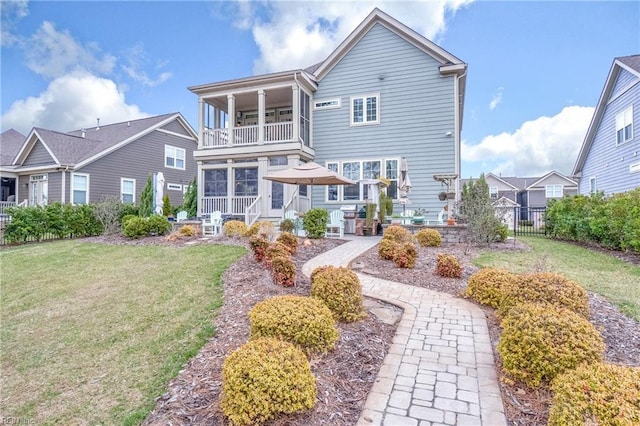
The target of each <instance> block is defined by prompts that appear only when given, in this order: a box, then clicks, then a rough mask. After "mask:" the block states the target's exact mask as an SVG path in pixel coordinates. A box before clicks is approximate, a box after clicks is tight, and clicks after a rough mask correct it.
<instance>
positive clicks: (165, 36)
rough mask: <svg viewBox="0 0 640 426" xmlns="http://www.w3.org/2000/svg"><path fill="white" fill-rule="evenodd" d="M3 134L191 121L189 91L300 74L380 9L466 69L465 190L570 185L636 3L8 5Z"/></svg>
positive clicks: (630, 42) (638, 37)
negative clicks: (494, 177) (523, 181)
mask: <svg viewBox="0 0 640 426" xmlns="http://www.w3.org/2000/svg"><path fill="white" fill-rule="evenodd" d="M0 7H1V11H2V50H1V60H2V61H1V87H2V89H1V91H2V93H1V95H2V99H1V107H2V110H1V114H2V115H1V130H2V131H5V130H7V129H9V128H15V129H16V130H18V131H20V132H22V133H25V134H26V133H28V132H29V130H30V129H31V128H32V127H44V128H48V129H54V130H60V131H68V130H73V129H79V128H82V127H93V126H95V124H96V118H98V117H99V118H100V120H101V121H100V123H101V124H108V123H111V122H118V121H125V120H130V119H134V118H139V117H144V116H149V115H157V114H164V113H168V112H175V111H179V112H181V113H182V114H183V115H184V116H185V118H186V119H187V120H188V121H189V122H190V124H191V125H192V126H193V127H194V128H196V127H197V125H198V123H197V97H196V96H195V95H194V94H192V93H191V92H190V91H189V90H187V87H189V86H194V85H198V84H203V83H210V82H215V81H221V80H227V79H234V78H238V77H246V76H250V75H254V74H261V73H267V72H275V71H283V70H288V69H294V68H303V67H306V66H309V65H312V64H314V63H316V62H319V61H321V60H323V59H324V58H326V57H327V56H328V55H329V54H330V53H331V52H332V50H333V49H334V48H335V47H336V46H337V45H338V44H339V43H340V42H341V41H342V40H343V39H344V38H345V37H346V36H347V35H348V34H349V33H350V32H351V31H352V30H353V29H354V28H355V27H356V26H357V25H358V23H360V22H361V20H362V19H363V18H364V17H365V16H366V15H367V14H368V13H369V12H370V11H371V10H372V9H373V8H374V7H379V8H380V9H382V10H383V11H385V12H386V13H388V14H390V15H391V16H393V17H394V18H396V19H398V20H399V21H401V22H403V23H404V24H406V25H408V26H409V27H411V28H413V29H414V30H416V31H418V32H419V33H421V34H423V35H424V36H425V37H427V38H429V39H430V40H432V41H434V42H436V43H437V44H439V45H440V46H442V47H443V48H445V49H446V50H448V51H449V52H450V53H452V54H454V55H455V56H457V57H458V58H460V59H461V60H463V61H465V62H466V63H467V64H468V79H467V90H466V100H465V110H464V123H463V131H462V139H463V146H462V177H465V178H466V177H470V176H478V175H479V174H480V173H482V172H485V173H486V172H494V173H501V174H502V175H503V176H514V175H517V176H536V175H541V174H544V173H546V172H547V171H550V170H557V171H559V172H561V173H567V174H568V173H570V172H571V169H572V167H573V164H574V162H575V159H576V157H577V154H578V150H579V148H580V145H581V143H582V140H583V138H584V135H585V133H586V130H587V128H588V126H589V123H590V120H591V117H592V114H593V109H594V107H595V105H596V103H597V101H598V98H599V97H600V93H601V91H602V87H603V85H604V82H605V79H606V77H607V74H608V72H609V69H610V67H611V64H612V62H613V59H614V58H615V57H618V56H627V55H633V54H639V53H640V2H637V1H623V2H615V1H606V2H597V1H589V2H578V1H570V2H551V1H545V2H530V1H512V2H505V1H467V0H440V1H433V0H430V1H342V2H335V3H333V2H328V1H305V2H298V1H289V2H284V1H270V2H259V1H242V2H232V1H224V2H223V1H216V2H204V1H193V2H182V1H180V2H178V1H142V2H131V1H126V2H124V1H122V2H100V1H95V2H94V1H83V2H77V1H76V2H59V1H32V2H27V1H5V0H3V1H2V2H1V3H0Z"/></svg>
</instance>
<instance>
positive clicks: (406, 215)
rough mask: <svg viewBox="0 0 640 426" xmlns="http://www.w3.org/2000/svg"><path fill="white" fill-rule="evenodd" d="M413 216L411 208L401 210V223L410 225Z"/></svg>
mask: <svg viewBox="0 0 640 426" xmlns="http://www.w3.org/2000/svg"><path fill="white" fill-rule="evenodd" d="M412 218H413V210H405V211H403V212H402V224H403V225H411V219H412Z"/></svg>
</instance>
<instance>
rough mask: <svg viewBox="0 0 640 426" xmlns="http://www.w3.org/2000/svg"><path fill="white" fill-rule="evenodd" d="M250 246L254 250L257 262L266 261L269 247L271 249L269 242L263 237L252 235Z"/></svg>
mask: <svg viewBox="0 0 640 426" xmlns="http://www.w3.org/2000/svg"><path fill="white" fill-rule="evenodd" d="M249 246H250V247H251V250H253V257H254V259H255V260H256V261H258V262H262V261H263V260H264V257H265V254H266V251H267V247H269V240H267V239H266V238H265V237H264V236H262V235H252V236H251V237H249Z"/></svg>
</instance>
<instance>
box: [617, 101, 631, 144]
mask: <svg viewBox="0 0 640 426" xmlns="http://www.w3.org/2000/svg"><path fill="white" fill-rule="evenodd" d="M632 138H633V106H630V107H629V108H627V109H625V110H624V111H622V112H621V113H618V114H617V115H616V143H617V144H618V145H620V144H621V143H625V142H627V141H629V140H631V139H632Z"/></svg>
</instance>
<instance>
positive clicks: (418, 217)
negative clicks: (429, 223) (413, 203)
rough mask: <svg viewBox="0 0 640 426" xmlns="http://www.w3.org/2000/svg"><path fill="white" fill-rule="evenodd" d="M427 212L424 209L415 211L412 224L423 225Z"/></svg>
mask: <svg viewBox="0 0 640 426" xmlns="http://www.w3.org/2000/svg"><path fill="white" fill-rule="evenodd" d="M426 213H427V212H426V210H424V209H415V210H414V211H413V218H412V219H411V222H412V223H413V224H415V225H422V224H423V223H424V215H425V214H426Z"/></svg>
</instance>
